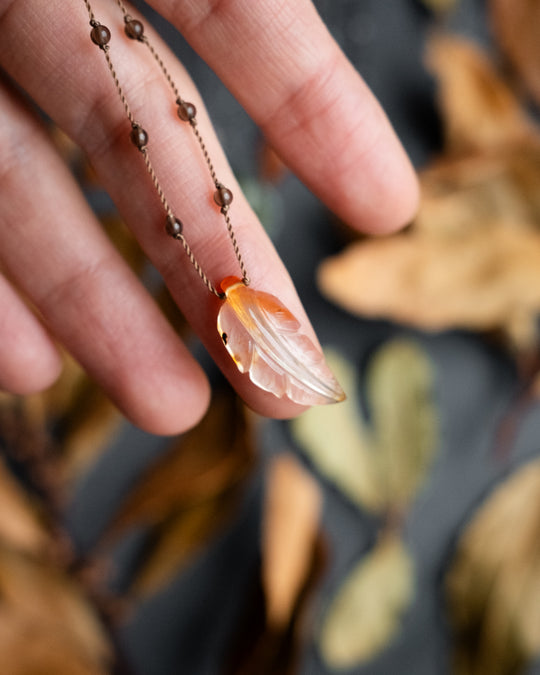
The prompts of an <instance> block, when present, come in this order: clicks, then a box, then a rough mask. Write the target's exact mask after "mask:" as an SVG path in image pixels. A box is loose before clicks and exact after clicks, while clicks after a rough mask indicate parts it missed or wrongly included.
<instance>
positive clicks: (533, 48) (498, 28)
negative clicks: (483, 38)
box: [488, 0, 540, 103]
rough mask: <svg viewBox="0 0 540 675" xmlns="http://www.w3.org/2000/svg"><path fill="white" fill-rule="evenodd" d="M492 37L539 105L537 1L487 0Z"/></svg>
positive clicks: (538, 9)
mask: <svg viewBox="0 0 540 675" xmlns="http://www.w3.org/2000/svg"><path fill="white" fill-rule="evenodd" d="M488 6H489V9H490V14H491V19H492V24H493V29H494V33H495V37H496V39H497V41H498V43H499V45H500V46H501V48H502V49H503V51H504V53H505V54H506V56H507V57H508V59H509V60H510V62H511V64H512V66H513V67H514V69H515V72H516V73H517V74H518V76H519V77H520V78H521V81H522V82H523V83H524V84H525V85H526V87H527V88H528V90H529V92H530V93H531V94H532V95H533V96H534V98H535V100H536V102H537V103H538V102H540V72H539V70H538V63H539V60H540V45H539V44H538V31H537V27H538V25H539V22H540V6H539V5H538V2H536V0H490V1H489V3H488Z"/></svg>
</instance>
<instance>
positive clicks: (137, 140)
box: [130, 124, 148, 150]
mask: <svg viewBox="0 0 540 675" xmlns="http://www.w3.org/2000/svg"><path fill="white" fill-rule="evenodd" d="M130 138H131V142H132V143H133V145H134V146H135V147H136V148H139V150H143V149H144V148H145V147H146V146H147V145H148V134H147V133H146V131H145V130H144V129H143V128H142V127H141V125H140V124H134V125H133V127H132V128H131V134H130Z"/></svg>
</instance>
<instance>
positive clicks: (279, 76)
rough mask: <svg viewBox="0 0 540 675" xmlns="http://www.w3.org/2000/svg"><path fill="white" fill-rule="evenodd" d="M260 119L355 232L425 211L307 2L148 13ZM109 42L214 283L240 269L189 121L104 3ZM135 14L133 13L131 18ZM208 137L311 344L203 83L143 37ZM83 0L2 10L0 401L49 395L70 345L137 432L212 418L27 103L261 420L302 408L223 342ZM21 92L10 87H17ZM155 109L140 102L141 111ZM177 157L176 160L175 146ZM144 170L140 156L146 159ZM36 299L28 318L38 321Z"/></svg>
mask: <svg viewBox="0 0 540 675" xmlns="http://www.w3.org/2000/svg"><path fill="white" fill-rule="evenodd" d="M149 4H150V5H152V6H153V7H154V8H155V9H156V10H157V11H158V12H160V13H161V14H162V15H163V16H164V17H165V18H166V19H168V20H169V21H170V22H171V23H172V24H173V25H174V26H176V28H177V29H178V30H179V31H180V32H181V33H182V34H183V35H184V37H185V38H186V39H187V40H188V41H189V42H190V43H191V45H192V46H193V47H194V49H196V50H197V51H198V53H199V54H200V55H201V56H202V57H203V58H204V59H205V60H206V61H207V62H208V64H209V65H210V66H211V67H212V68H213V69H214V70H215V72H216V73H217V74H218V75H219V77H220V78H221V79H222V80H223V82H224V83H225V84H226V85H227V86H228V87H229V89H230V90H231V91H232V92H233V93H234V95H235V96H236V97H237V98H238V99H239V100H240V102H241V103H242V104H243V105H244V107H245V108H246V110H247V111H248V112H249V114H250V115H251V116H252V117H253V119H254V120H255V121H256V122H257V123H258V124H259V125H260V127H261V129H262V131H263V132H264V133H265V135H266V136H267V138H268V139H269V141H270V142H271V143H272V144H273V146H274V148H275V150H276V151H277V152H278V154H279V155H280V156H281V157H282V158H283V160H284V161H285V162H286V163H287V164H288V166H289V167H291V169H292V170H293V171H295V172H296V174H297V175H298V176H299V177H300V178H301V179H302V180H303V181H304V182H305V183H306V184H307V185H308V187H309V188H310V189H311V190H312V191H313V192H314V193H316V194H317V195H318V196H319V197H320V199H321V200H322V201H324V202H325V203H326V204H327V205H328V206H329V208H331V209H332V210H333V211H335V212H336V213H337V214H338V215H339V216H340V217H341V218H342V219H344V220H345V221H346V222H348V223H349V224H350V225H351V226H352V227H355V228H357V229H359V230H362V231H365V232H372V233H389V232H392V231H394V230H396V229H398V228H399V227H401V226H402V225H404V224H406V223H407V222H408V221H409V220H410V218H411V217H412V216H413V214H414V211H415V209H416V206H417V200H418V187H417V182H416V177H415V174H414V172H413V169H412V167H411V165H410V163H409V161H408V159H407V157H406V155H405V153H404V151H403V149H402V147H401V145H400V143H399V141H398V139H397V138H396V136H395V134H394V132H393V130H392V128H391V126H390V124H389V123H388V120H387V118H386V117H385V115H384V113H383V111H382V110H381V108H380V106H379V104H378V103H377V101H376V100H375V99H374V97H373V96H372V94H371V93H370V92H369V90H368V89H367V87H366V85H365V84H364V82H363V81H362V79H361V77H360V76H359V75H358V73H357V72H356V71H355V70H354V69H353V67H352V66H351V64H350V63H349V62H348V61H347V59H346V58H345V56H344V55H343V53H342V52H341V51H340V49H339V48H338V46H337V45H336V43H335V42H334V40H333V39H332V37H331V36H330V34H329V33H328V31H327V29H326V27H325V26H324V24H323V23H322V21H321V20H320V18H319V16H318V15H317V13H316V11H315V9H314V7H313V5H312V4H311V2H309V0H295V2H290V1H288V0H182V1H180V0H150V2H149ZM93 9H94V13H95V15H96V18H97V19H98V20H99V21H100V22H101V23H103V24H105V25H106V26H108V27H109V28H110V30H111V33H112V40H111V43H110V47H111V51H110V54H111V58H112V60H113V62H114V65H115V68H116V70H117V72H118V77H119V80H120V82H121V83H122V87H123V89H124V91H125V93H126V96H127V99H128V101H129V105H130V107H131V109H132V111H133V114H134V116H135V118H136V119H137V120H138V121H139V122H140V123H141V124H142V125H143V126H144V127H145V128H146V129H147V130H148V132H149V135H150V144H149V152H150V153H151V159H152V163H153V165H154V167H155V169H156V172H157V174H158V176H159V178H160V182H161V184H162V186H163V188H164V190H165V194H166V195H167V196H168V198H169V201H170V202H171V203H172V205H173V208H174V209H175V210H177V211H178V214H179V215H180V217H181V219H182V221H183V222H184V225H185V233H186V237H187V238H188V240H189V243H190V245H191V246H192V248H193V249H194V251H195V252H196V254H197V257H198V259H199V260H200V261H201V263H202V264H203V266H204V269H205V271H206V273H207V274H208V276H209V277H210V278H211V279H213V280H216V281H219V280H220V279H222V278H223V277H225V276H228V275H230V274H231V271H232V273H236V270H237V263H236V261H235V258H234V254H233V252H232V249H231V247H230V244H229V242H228V239H227V233H226V230H225V228H224V226H223V220H222V218H221V216H220V215H219V212H218V211H217V209H216V208H215V205H214V206H212V190H211V189H210V190H209V189H208V188H209V183H208V180H209V179H208V173H207V168H206V166H205V164H204V162H203V161H202V159H201V155H200V151H199V150H198V147H197V145H196V141H195V139H194V138H193V137H192V134H191V130H190V128H189V125H182V124H180V123H179V121H178V118H177V117H176V115H175V109H174V106H172V105H171V93H170V90H169V89H168V88H167V86H166V85H165V83H164V80H163V76H162V75H161V73H160V71H159V69H158V68H157V67H156V64H155V63H154V62H153V60H152V59H151V57H150V55H149V53H148V51H147V50H146V49H145V48H144V47H143V46H142V45H138V44H137V43H134V42H132V41H130V40H128V39H127V38H125V36H124V35H123V32H122V15H121V13H120V11H119V9H118V7H117V6H116V4H115V3H114V2H113V0H95V2H94V3H93ZM131 13H132V15H134V16H137V14H136V12H134V11H133V12H131ZM145 30H146V34H147V35H148V37H149V39H150V40H151V41H152V43H153V44H154V46H155V47H156V49H157V51H158V52H159V53H160V55H161V56H162V58H163V59H164V61H165V63H166V64H167V68H168V70H169V71H170V73H171V75H172V77H173V79H174V81H175V82H176V84H177V86H178V89H179V91H180V92H181V93H182V96H183V97H184V98H185V99H186V100H188V101H191V102H193V103H194V104H195V105H196V106H197V110H198V124H199V129H200V131H201V134H202V136H203V138H204V139H205V142H206V144H207V147H208V150H209V152H210V155H211V157H212V159H213V161H214V164H215V167H216V171H217V175H218V176H219V178H220V180H222V182H223V183H224V184H225V185H227V187H229V188H230V189H231V190H232V191H233V194H234V204H233V207H232V210H231V215H232V218H233V222H234V224H235V230H236V233H237V238H238V241H239V242H240V246H241V249H242V253H243V257H244V260H245V262H246V266H247V268H248V270H249V273H250V277H251V282H252V286H253V287H254V288H257V289H260V290H265V291H268V292H271V293H273V294H275V295H277V296H278V297H279V298H280V299H281V300H282V301H283V302H284V303H285V305H287V306H288V307H289V308H290V310H291V311H292V312H293V314H295V315H296V316H298V318H299V319H300V320H301V321H302V323H303V324H304V325H305V330H306V332H308V333H309V332H310V331H311V328H310V327H309V322H308V320H307V318H306V316H305V314H304V311H303V309H302V307H301V305H300V302H299V300H298V297H297V295H296V292H295V290H294V288H293V286H292V283H291V281H290V278H289V276H288V274H287V272H286V270H285V269H284V267H283V265H282V263H281V261H280V260H279V258H278V257H277V255H276V253H275V251H274V249H273V247H272V245H271V243H270V241H269V240H268V238H267V236H266V234H265V233H264V231H263V229H262V227H261V225H260V223H259V222H258V221H257V219H256V217H255V216H254V214H253V212H252V211H251V209H250V207H249V205H248V204H247V201H246V200H245V198H244V197H243V195H242V194H241V192H240V189H239V187H238V185H237V183H236V181H235V179H234V176H233V175H232V172H231V170H230V167H229V166H228V164H227V161H226V158H225V157H224V154H223V151H222V150H221V148H220V146H219V144H218V142H217V139H216V136H215V133H214V131H213V130H212V127H211V124H210V122H209V119H208V117H207V114H206V112H205V110H204V105H203V103H202V101H201V100H200V97H199V95H198V93H197V90H196V87H195V86H194V84H193V82H192V81H191V80H190V79H189V77H188V75H187V73H186V71H185V70H184V68H183V67H182V65H181V64H180V63H179V62H178V61H177V59H176V58H175V57H174V56H173V55H172V54H171V53H170V51H169V50H168V49H167V47H166V46H165V45H164V44H163V43H162V42H161V40H160V38H159V36H157V35H156V34H155V33H154V32H153V31H152V30H151V28H150V27H149V26H147V25H146V28H145ZM89 33H90V26H89V24H88V15H87V12H86V8H85V6H84V3H83V2H82V0H73V2H69V3H66V2H65V0H0V35H2V40H0V66H1V67H2V69H3V70H4V71H5V73H6V74H7V76H3V77H0V147H1V148H2V152H1V153H0V241H1V242H2V245H1V247H0V388H2V389H4V390H7V391H11V392H14V393H29V392H34V391H39V390H41V389H43V388H46V387H47V386H49V385H50V384H51V383H52V382H54V380H55V378H56V377H57V376H58V374H59V369H60V365H61V361H60V357H59V355H58V351H57V347H56V344H57V343H62V344H63V345H64V346H65V347H66V348H67V349H68V350H69V351H70V352H71V353H72V354H74V356H75V357H76V358H77V359H78V360H79V361H80V362H81V364H82V365H83V366H84V368H85V369H86V370H87V371H88V373H89V374H90V375H91V376H92V377H93V378H94V379H95V380H96V381H98V382H99V383H100V384H101V385H102V386H103V388H104V389H105V390H106V391H107V392H108V393H109V394H110V396H111V397H112V398H113V399H114V400H115V402H116V403H117V404H118V406H119V407H120V408H121V409H122V410H123V411H124V413H125V414H126V415H127V416H128V418H130V419H131V420H132V421H133V422H134V423H135V424H136V425H138V426H140V427H142V428H144V429H146V430H148V431H150V432H153V433H157V434H173V433H178V432H181V431H184V430H186V429H187V428H189V427H190V426H192V425H194V424H196V423H197V421H198V420H199V419H200V418H201V416H202V415H203V414H204V411H205V409H206V407H207V405H208V400H209V386H208V383H207V381H206V379H205V376H204V374H203V372H202V371H201V369H200V367H199V366H198V364H197V363H196V362H195V361H194V360H193V359H192V357H191V356H190V355H189V353H188V351H187V349H186V348H185V347H184V345H183V344H182V343H181V341H180V340H179V338H178V337H177V335H176V334H175V333H174V332H173V331H172V329H171V328H170V327H169V325H168V324H167V322H166V321H165V319H164V318H163V317H162V316H161V314H160V312H159V310H158V309H157V307H156V306H155V305H154V303H153V301H152V299H151V298H150V296H149V295H148V294H147V292H146V291H145V290H144V288H143V287H142V285H141V284H140V283H139V281H138V280H137V278H136V277H135V276H134V275H133V274H132V272H131V271H130V270H129V269H128V267H127V265H126V264H125V263H124V262H123V261H122V259H121V257H120V256H119V254H118V253H117V252H116V250H115V249H114V248H113V247H112V245H111V244H110V243H109V241H108V239H107V238H106V237H105V235H104V234H103V232H102V230H101V228H100V226H99V223H98V222H97V221H96V218H95V216H94V215H93V213H92V212H91V211H90V210H89V208H88V207H87V205H86V203H85V200H84V198H83V196H82V195H81V194H80V191H79V189H78V187H77V185H76V184H75V182H74V180H73V177H72V176H71V175H70V173H69V171H68V170H67V169H66V167H65V166H64V164H63V162H62V161H61V159H60V158H59V157H58V156H57V154H56V152H55V150H54V149H53V147H52V145H51V144H50V142H49V140H48V138H47V135H46V134H45V133H44V131H43V129H42V127H41V125H40V123H39V122H38V121H37V119H36V117H35V115H34V114H33V113H32V111H31V110H30V109H29V105H28V101H27V100H24V99H23V96H22V94H21V91H24V92H25V94H26V96H25V98H26V97H30V98H31V99H32V100H33V101H34V102H35V103H37V105H38V106H40V107H41V108H42V109H43V110H44V111H45V112H46V113H47V114H48V115H49V116H50V117H51V118H52V119H53V120H54V121H55V122H56V123H57V124H58V125H59V126H60V127H61V128H62V129H64V131H66V133H67V134H68V135H69V136H70V137H71V138H73V139H74V141H75V142H76V143H78V144H79V145H80V146H81V147H82V148H83V149H84V151H85V152H86V153H87V154H88V156H89V158H90V160H91V162H92V164H93V166H94V168H95V169H96V171H97V173H98V176H99V178H100V180H101V181H102V182H103V184H104V185H105V186H106V188H107V190H108V191H109V193H110V194H111V196H112V198H113V199H114V201H115V202H116V204H117V206H118V209H119V211H120V213H121V215H122V217H123V218H124V219H125V221H126V223H127V224H128V225H129V227H130V228H131V229H132V231H133V233H134V234H135V236H136V237H137V239H138V240H139V242H140V243H141V245H142V247H143V249H144V250H145V252H146V254H147V255H148V257H149V258H150V260H151V261H152V262H153V264H154V265H155V266H156V268H157V269H158V270H159V271H160V272H161V274H162V275H163V278H164V279H165V281H166V283H167V285H168V286H169V288H170V290H171V292H172V294H173V296H174V297H175V299H176V301H177V302H178V305H179V307H180V309H181V310H182V311H183V312H184V314H185V315H186V317H187V318H188V320H189V321H190V323H191V324H192V326H193V328H194V329H195V331H196V332H197V333H198V334H199V335H200V337H201V339H202V340H203V342H204V344H205V345H206V347H207V349H208V350H209V352H210V354H211V355H212V356H213V358H214V359H215V360H216V362H217V363H218V365H219V366H220V368H221V369H222V370H223V371H224V373H225V375H226V376H227V377H228V378H229V380H230V381H231V382H232V384H233V386H234V387H235V388H236V389H237V391H238V392H239V393H240V395H241V396H242V397H243V398H244V400H245V401H246V402H247V403H248V404H249V405H250V406H251V407H252V408H253V409H255V410H256V411H258V412H259V413H261V414H264V415H268V416H273V417H289V416H292V415H295V414H297V413H298V412H299V411H300V410H301V408H299V407H298V406H296V405H294V404H292V403H290V402H288V401H283V400H278V399H276V398H274V397H273V396H271V395H268V394H265V393H264V392H261V391H259V390H258V389H257V388H256V387H254V386H253V385H251V384H250V382H249V381H248V379H247V378H246V377H245V376H242V375H240V374H239V373H238V372H237V370H236V368H235V366H234V364H233V363H232V360H231V359H230V357H229V356H228V354H227V353H226V351H225V349H224V348H223V345H222V343H221V340H220V338H219V336H218V334H217V331H216V324H215V320H216V315H217V312H218V310H219V303H220V301H219V300H218V299H217V298H215V297H213V296H212V295H211V294H210V293H208V291H207V290H206V289H205V287H204V286H203V285H202V283H201V282H200V280H199V278H198V277H197V275H196V272H195V271H194V270H193V268H192V267H191V266H190V264H189V261H188V260H187V258H186V256H185V255H184V253H183V251H182V249H181V247H180V246H178V245H175V244H174V242H172V240H171V239H170V237H168V235H167V234H166V233H165V230H164V216H163V211H162V208H161V206H160V204H159V201H158V199H157V197H156V193H155V190H154V189H153V187H152V185H151V182H150V180H149V177H148V175H147V173H146V170H145V167H144V163H143V161H142V159H141V158H140V157H138V156H137V154H136V151H135V150H134V148H133V146H132V144H131V143H130V141H129V124H128V123H127V122H126V118H125V113H124V111H123V109H122V105H121V103H120V101H119V99H118V95H117V93H116V90H115V88H114V84H113V82H112V79H111V77H110V74H109V72H108V70H107V66H106V63H105V59H104V58H103V54H102V53H101V52H100V50H99V49H98V48H97V47H96V46H95V45H94V44H92V42H91V41H90V38H89ZM13 82H14V83H16V84H17V85H18V91H15V88H14V87H13V84H12V83H13ZM149 102H151V104H149ZM186 149H187V150H186ZM137 160H140V161H137ZM28 300H29V301H30V303H31V304H32V305H33V307H34V308H35V310H36V311H35V312H31V311H30V309H29V308H28Z"/></svg>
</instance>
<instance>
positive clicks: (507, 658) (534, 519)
mask: <svg viewBox="0 0 540 675" xmlns="http://www.w3.org/2000/svg"><path fill="white" fill-rule="evenodd" d="M539 542H540V460H535V461H534V462H531V463H530V464H528V465H526V466H524V467H523V468H521V469H519V470H518V471H517V472H516V473H515V474H514V475H513V476H511V477H510V478H509V479H508V480H506V481H505V482H504V483H503V484H502V485H500V486H499V487H497V488H496V489H495V491H494V492H493V494H492V495H491V496H490V497H489V498H488V499H487V501H486V502H485V504H483V505H482V506H481V507H480V509H479V510H478V512H477V513H476V514H475V516H474V518H473V520H472V522H471V523H470V524H469V525H468V526H467V528H466V530H465V532H464V534H463V535H462V537H461V539H460V541H459V543H458V546H457V550H456V554H455V557H454V560H453V562H452V566H451V568H450V570H449V572H448V575H447V579H446V590H447V597H448V605H449V610H450V617H451V620H452V623H453V627H454V631H455V635H456V654H455V656H456V673H458V675H484V673H490V675H513V674H514V673H516V672H521V669H523V668H524V666H525V664H526V663H527V662H528V661H529V660H531V659H532V658H536V657H538V656H539V655H540V543H539Z"/></svg>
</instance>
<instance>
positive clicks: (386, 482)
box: [292, 340, 438, 516]
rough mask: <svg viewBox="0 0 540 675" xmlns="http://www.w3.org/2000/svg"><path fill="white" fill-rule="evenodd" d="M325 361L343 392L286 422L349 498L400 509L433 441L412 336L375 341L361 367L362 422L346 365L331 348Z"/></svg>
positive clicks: (426, 368) (425, 370) (429, 376)
mask: <svg viewBox="0 0 540 675" xmlns="http://www.w3.org/2000/svg"><path fill="white" fill-rule="evenodd" d="M327 360H328V363H329V365H330V367H331V368H332V370H333V372H334V373H335V374H336V376H337V377H338V378H339V380H340V381H341V382H342V384H343V386H344V387H345V389H346V391H347V392H348V395H349V396H348V399H347V401H345V402H344V403H342V404H340V405H339V406H336V407H334V408H324V409H320V410H308V411H307V412H305V413H304V414H303V415H302V416H301V417H299V418H298V419H296V420H294V421H293V422H292V431H293V436H294V438H295V440H296V441H297V442H298V443H299V445H300V446H301V447H302V448H303V450H304V451H305V452H306V453H307V454H308V456H309V457H310V458H311V459H312V460H313V462H314V463H315V465H316V466H317V468H318V469H319V470H320V471H321V472H322V473H323V475H325V476H326V477H327V478H329V479H330V480H331V481H332V482H333V483H335V484H336V485H337V487H338V488H339V489H340V490H341V491H342V492H343V493H344V494H345V495H346V496H347V497H349V498H350V499H352V500H353V501H354V502H355V503H357V504H359V505H361V506H362V507H364V508H367V509H369V510H371V511H374V512H378V513H384V514H386V515H389V514H390V513H392V514H394V515H395V516H399V515H402V514H403V513H404V511H405V510H406V508H407V507H408V506H409V505H410V502H411V501H412V499H413V498H414V496H415V495H416V493H417V491H418V490H419V488H420V486H421V485H422V484H423V483H424V481H425V479H426V476H427V470H428V467H429V465H430V462H431V460H432V458H433V455H434V453H435V451H436V448H437V442H438V431H437V413H436V409H435V404H434V401H433V392H432V387H433V372H432V367H431V364H430V362H429V360H428V359H427V357H426V356H425V355H424V353H423V352H422V350H421V349H420V347H418V346H417V345H416V344H415V343H413V342H412V341H407V340H395V341H391V342H389V343H387V344H386V345H384V346H383V347H382V348H380V349H379V350H378V351H377V352H376V353H375V355H374V356H373V357H372V360H371V362H370V364H369V367H368V368H367V371H366V406H367V408H368V411H369V418H370V421H369V423H368V422H366V421H362V419H363V418H362V414H361V407H360V402H359V400H358V398H357V393H356V392H357V387H358V384H357V382H356V381H355V379H354V375H353V373H354V368H353V366H352V365H351V364H349V363H347V362H346V361H345V360H344V359H343V357H340V356H338V355H336V354H335V353H332V352H330V353H328V354H327Z"/></svg>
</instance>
